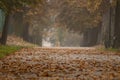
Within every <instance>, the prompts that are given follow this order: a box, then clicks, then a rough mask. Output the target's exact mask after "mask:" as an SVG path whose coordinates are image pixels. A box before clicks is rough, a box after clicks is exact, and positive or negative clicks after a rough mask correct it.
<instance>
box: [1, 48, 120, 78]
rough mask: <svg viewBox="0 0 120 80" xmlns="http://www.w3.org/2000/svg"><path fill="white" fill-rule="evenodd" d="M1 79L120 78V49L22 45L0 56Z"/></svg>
mask: <svg viewBox="0 0 120 80" xmlns="http://www.w3.org/2000/svg"><path fill="white" fill-rule="evenodd" d="M0 80H120V53H119V52H110V51H104V50H98V49H95V48H39V47H35V48H23V49H22V50H20V51H17V52H15V53H13V54H11V55H9V56H7V57H4V58H2V59H0Z"/></svg>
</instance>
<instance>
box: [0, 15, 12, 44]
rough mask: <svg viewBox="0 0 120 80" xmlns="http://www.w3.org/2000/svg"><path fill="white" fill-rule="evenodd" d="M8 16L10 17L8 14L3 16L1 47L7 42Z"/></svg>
mask: <svg viewBox="0 0 120 80" xmlns="http://www.w3.org/2000/svg"><path fill="white" fill-rule="evenodd" d="M10 15H11V14H10V13H8V14H7V15H6V16H5V23H4V26H3V30H2V37H1V41H0V43H1V44H2V45H6V42H7V36H8V29H9V19H10Z"/></svg>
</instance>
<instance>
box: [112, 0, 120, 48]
mask: <svg viewBox="0 0 120 80" xmlns="http://www.w3.org/2000/svg"><path fill="white" fill-rule="evenodd" d="M115 16H116V17H115V34H114V37H115V40H114V46H113V47H114V48H119V47H120V0H117V6H116V15H115Z"/></svg>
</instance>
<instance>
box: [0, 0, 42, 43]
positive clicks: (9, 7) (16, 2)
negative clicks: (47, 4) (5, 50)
mask: <svg viewBox="0 0 120 80" xmlns="http://www.w3.org/2000/svg"><path fill="white" fill-rule="evenodd" d="M40 3H42V0H0V8H1V9H2V10H3V11H4V12H5V22H4V26H3V31H2V37H1V41H0V42H1V44H3V45H5V44H6V40H7V35H8V28H9V21H10V17H11V15H12V14H14V13H15V12H22V13H24V14H25V11H26V10H29V9H31V8H35V7H36V6H37V5H39V4H40ZM33 14H34V13H33Z"/></svg>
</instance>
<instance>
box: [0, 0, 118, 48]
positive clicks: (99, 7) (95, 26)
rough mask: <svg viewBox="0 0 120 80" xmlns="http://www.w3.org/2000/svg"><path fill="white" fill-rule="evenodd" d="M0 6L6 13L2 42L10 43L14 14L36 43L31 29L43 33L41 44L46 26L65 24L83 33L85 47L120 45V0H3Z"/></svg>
mask: <svg viewBox="0 0 120 80" xmlns="http://www.w3.org/2000/svg"><path fill="white" fill-rule="evenodd" d="M58 3H59V4H58ZM42 4H43V5H42ZM0 8H1V9H2V10H3V11H4V12H5V13H6V17H5V24H4V27H3V32H2V38H1V44H5V43H6V39H7V32H8V26H9V21H10V16H11V15H12V14H13V13H14V14H15V15H16V16H17V20H18V19H19V20H18V23H17V25H18V24H19V22H20V21H21V22H20V23H21V24H23V25H21V26H22V27H23V28H24V29H23V31H22V32H23V35H22V37H23V39H24V40H27V41H31V42H33V41H32V39H30V38H31V37H30V36H31V35H30V33H29V29H32V31H31V32H33V33H34V34H35V35H37V34H39V35H38V36H39V37H40V39H38V40H39V41H38V42H40V43H39V44H41V42H42V34H43V32H41V31H43V30H44V28H45V27H47V26H54V27H61V26H62V27H65V28H68V29H69V30H72V31H74V32H77V33H79V34H83V44H82V46H93V45H95V44H104V45H105V46H106V48H109V47H113V48H119V47H120V43H119V41H120V37H119V36H120V33H119V28H120V23H119V20H120V11H119V10H120V0H94V1H93V0H62V1H61V0H19V1H18V0H9V1H5V0H0ZM30 25H34V26H32V28H31V27H30ZM17 27H19V26H17ZM48 29H49V28H48ZM35 32H36V33H35ZM33 36H34V35H33ZM93 37H94V38H93ZM33 38H35V37H33Z"/></svg>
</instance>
